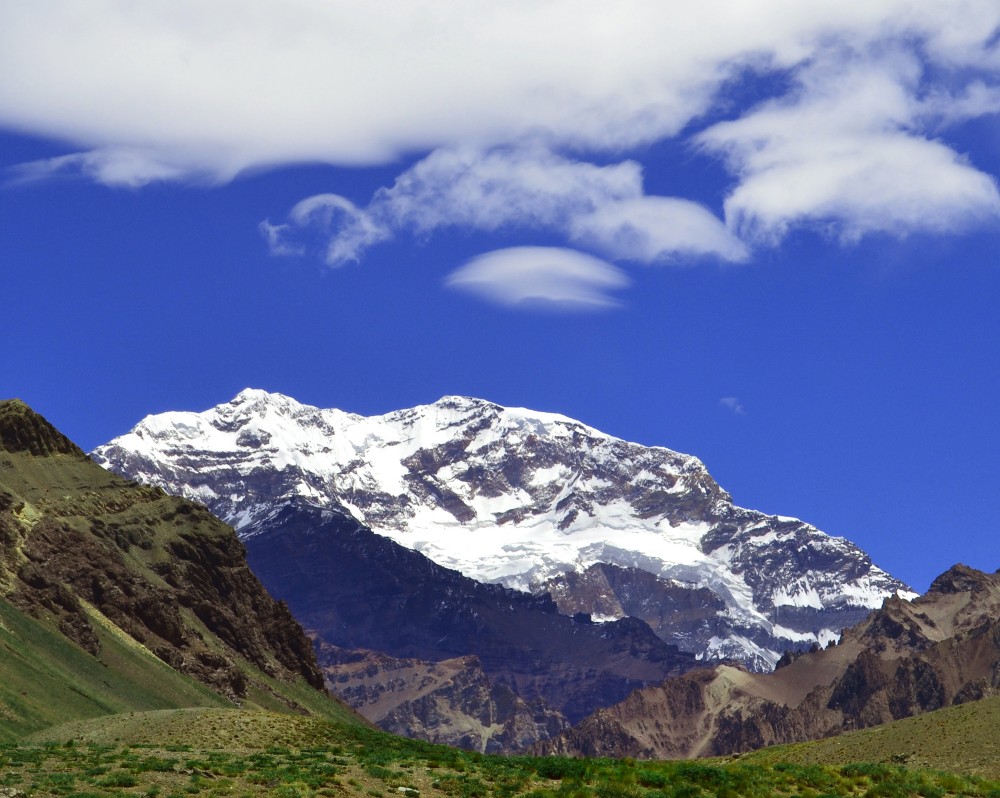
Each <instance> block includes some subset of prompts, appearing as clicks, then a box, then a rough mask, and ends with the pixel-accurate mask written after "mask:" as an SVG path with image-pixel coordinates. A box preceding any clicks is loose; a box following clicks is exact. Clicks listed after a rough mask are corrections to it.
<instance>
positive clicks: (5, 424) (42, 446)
mask: <svg viewBox="0 0 1000 798" xmlns="http://www.w3.org/2000/svg"><path fill="white" fill-rule="evenodd" d="M0 449H2V450H3V451H6V452H26V453H27V454H31V455H34V456H36V457H44V456H47V455H53V454H74V455H78V456H80V457H83V456H84V454H83V451H82V450H81V449H80V448H79V447H78V446H77V445H76V444H75V443H73V442H72V441H71V440H70V439H69V438H67V437H66V436H65V435H63V434H62V433H61V432H59V430H57V429H56V428H55V427H53V426H52V425H51V424H50V423H49V422H48V421H46V420H45V419H44V418H43V417H42V416H40V415H39V414H38V413H36V412H35V411H34V410H32V409H31V408H30V407H28V405H26V404H25V403H24V402H22V401H21V400H20V399H7V400H5V401H0Z"/></svg>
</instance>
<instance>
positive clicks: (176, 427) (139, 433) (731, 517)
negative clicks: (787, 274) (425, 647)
mask: <svg viewBox="0 0 1000 798" xmlns="http://www.w3.org/2000/svg"><path fill="white" fill-rule="evenodd" d="M93 457H94V459H95V460H96V461H97V462H99V463H101V464H103V465H105V466H106V467H108V468H110V469H112V470H114V471H117V472H118V473H121V474H124V475H127V476H129V477H131V478H133V479H137V480H140V481H142V482H147V483H150V484H154V485H159V486H161V487H163V488H164V489H165V490H167V491H168V492H170V493H175V494H180V495H183V496H186V497H188V498H192V499H196V500H198V501H201V502H203V503H204V504H206V505H207V506H208V507H209V509H211V510H212V511H213V512H214V513H215V514H216V515H218V516H220V517H221V518H223V519H224V520H226V521H228V522H229V523H231V524H232V525H233V526H235V527H236V529H237V530H238V531H243V530H249V529H250V528H251V525H253V524H254V522H257V521H260V520H261V519H262V518H265V517H266V516H267V514H268V513H270V512H272V511H273V509H274V508H275V507H276V506H278V505H280V504H281V503H282V502H283V501H286V500H287V499H289V498H292V497H294V498H297V499H305V500H307V501H309V502H310V503H313V504H316V505H318V506H337V507H343V508H346V509H347V510H349V511H350V512H351V513H352V514H353V515H354V516H355V517H357V518H358V519H359V520H360V521H362V522H363V523H364V524H366V525H368V526H369V527H370V528H371V529H372V530H374V531H375V532H377V533H379V534H381V535H385V536H387V537H390V538H392V539H393V540H395V541H397V542H398V543H400V544H402V545H403V546H406V547H408V548H411V549H414V550H416V551H419V552H421V553H423V554H424V555H426V556H427V557H429V558H430V559H432V560H434V561H435V562H437V563H439V564H441V565H444V566H446V567H449V568H454V569H456V570H458V571H460V572H462V573H463V574H465V575H467V576H470V577H472V578H474V579H477V580H479V581H483V582H496V583H501V584H503V585H505V586H507V587H513V588H518V589H521V590H527V591H533V592H543V591H551V592H552V593H553V595H554V596H556V598H557V601H558V603H559V605H560V608H561V609H563V610H564V611H566V612H579V611H584V612H591V613H592V614H594V616H595V618H600V617H622V616H623V615H626V614H633V612H632V611H630V606H633V605H636V602H637V601H638V602H639V603H640V604H641V603H642V597H641V596H639V597H638V598H637V596H636V593H637V591H639V590H646V592H647V593H648V592H649V588H648V582H649V576H648V575H649V574H652V575H653V576H655V577H656V579H655V580H653V581H654V584H655V585H657V586H658V588H659V590H660V592H661V594H662V593H663V591H664V590H666V591H667V592H669V593H670V594H671V595H673V596H675V597H676V596H677V595H678V591H679V594H680V595H681V596H682V598H681V599H680V605H679V606H681V608H682V609H683V608H684V607H688V611H687V612H684V611H681V612H679V614H674V615H672V616H671V618H673V619H674V621H675V622H666V621H665V622H664V623H662V624H661V625H660V626H659V627H657V626H656V625H654V624H651V625H653V626H654V629H656V631H657V633H658V634H659V635H660V636H661V637H663V638H664V639H665V640H668V641H669V642H674V643H677V644H678V645H680V647H681V648H682V649H684V650H687V651H692V652H694V653H696V654H698V655H699V656H701V657H704V658H707V659H715V658H721V657H731V658H736V659H739V660H742V661H743V662H745V663H746V664H748V665H749V666H751V667H753V668H755V669H768V668H770V667H771V666H773V665H774V663H775V662H776V661H777V659H778V657H779V656H780V653H781V652H782V651H783V650H785V649H788V648H791V647H803V646H808V645H810V644H812V643H819V644H821V645H823V644H825V643H827V642H829V641H830V640H833V639H835V638H837V636H838V635H839V631H840V629H842V628H844V627H845V626H848V625H850V624H852V623H854V622H856V621H857V620H859V619H860V618H861V617H863V616H864V615H865V614H867V612H869V611H870V610H871V609H873V608H875V607H878V606H880V605H881V603H882V601H883V599H885V598H886V597H887V596H890V595H892V594H894V593H899V594H900V595H901V596H903V597H906V598H909V597H912V596H913V595H914V594H913V593H912V592H911V591H909V589H908V588H907V587H906V586H905V585H903V584H902V583H901V582H899V581H898V580H896V579H894V578H892V577H891V576H889V575H888V574H887V573H886V572H884V571H883V570H881V569H880V568H878V567H877V566H875V565H873V564H872V562H871V560H870V559H869V557H868V556H867V555H866V554H865V553H864V552H862V551H861V550H860V549H858V548H857V547H856V546H854V545H853V544H851V543H850V542H848V541H846V540H844V539H843V538H835V537H831V536H829V535H826V534H824V533H823V532H820V531H819V530H817V529H815V528H814V527H812V526H810V525H808V524H805V523H803V522H801V521H798V520H796V519H793V518H786V517H777V516H768V515H765V514H763V513H759V512H755V511H753V510H745V509H742V508H739V507H736V506H734V505H733V503H732V501H731V499H730V497H729V495H728V494H727V493H726V492H725V491H724V490H722V489H721V488H720V487H719V486H718V485H717V484H716V483H715V481H714V480H713V479H712V478H711V476H710V475H709V474H708V472H707V470H706V469H705V466H704V465H703V464H702V463H701V462H700V461H699V460H698V459H697V458H695V457H691V456H689V455H684V454H679V453H677V452H673V451H671V450H669V449H665V448H660V447H646V446H641V445H639V444H635V443H629V442H626V441H623V440H620V439H617V438H614V437H611V436H609V435H606V434H604V433H601V432H599V431H598V430H595V429H593V428H591V427H588V426H586V425H584V424H581V423H580V422H578V421H574V420H573V419H570V418H567V417H565V416H561V415H556V414H553V413H542V412H536V411H532V410H525V409H520V408H504V407H500V406H499V405H496V404H492V403H490V402H486V401H482V400H478V399H470V398H465V397H455V396H449V397H444V398H443V399H441V400H439V401H437V402H435V403H433V404H430V405H424V406H420V407H415V408H412V409H408V410H400V411H397V412H393V413H388V414H386V415H383V416H372V417H363V416H359V415H353V414H350V413H345V412H342V411H340V410H335V409H329V410H323V409H319V408H316V407H311V406H308V405H303V404H300V403H298V402H296V401H295V400H294V399H291V398H289V397H287V396H282V395H280V394H271V393H267V392H264V391H259V390H245V391H243V392H241V393H240V394H239V395H237V396H236V397H235V398H234V399H233V400H232V401H231V402H228V403H226V404H222V405H219V406H217V407H214V408H212V409H210V410H207V411H205V412H203V413H189V412H170V413H162V414H159V415H155V416H149V417H147V418H145V419H144V420H143V421H142V422H141V423H139V424H138V425H137V426H136V427H135V428H134V429H133V430H132V431H131V432H129V433H128V434H126V435H123V436H121V437H119V438H116V439H114V440H113V441H111V442H110V443H108V444H106V445H104V446H101V447H98V449H96V450H95V451H94V452H93ZM599 564H610V565H612V566H618V569H616V570H615V571H614V579H613V580H612V581H613V582H614V584H612V583H611V582H609V581H608V580H607V579H605V580H604V581H601V580H600V579H596V580H595V579H593V578H587V579H581V578H573V577H574V575H576V576H579V575H583V574H591V575H593V574H594V573H595V571H594V566H598V565H599ZM608 573H610V572H608ZM622 574H626V575H627V574H633V575H634V576H635V578H634V579H629V578H627V577H626V576H622ZM595 585H596V587H595ZM640 585H647V587H640ZM706 590H707V591H711V594H713V595H709V594H707V593H706V592H705V591H706ZM685 591H687V593H685ZM688 594H689V595H690V597H691V598H690V600H688V599H685V598H683V596H685V595H688ZM706 596H707V598H706ZM647 603H648V602H647ZM689 605H690V606H689ZM668 620H669V619H668Z"/></svg>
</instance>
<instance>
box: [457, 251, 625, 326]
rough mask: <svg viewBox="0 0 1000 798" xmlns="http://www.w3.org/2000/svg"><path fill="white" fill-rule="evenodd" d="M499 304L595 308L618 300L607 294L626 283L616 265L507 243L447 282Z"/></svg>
mask: <svg viewBox="0 0 1000 798" xmlns="http://www.w3.org/2000/svg"><path fill="white" fill-rule="evenodd" d="M445 284H446V285H447V286H449V287H450V288H457V289H459V290H462V291H467V292H469V293H472V294H476V295H478V296H479V297H481V298H483V299H486V300H488V301H490V302H494V303H497V304H500V305H509V306H521V307H540V308H544V309H549V308H564V309H567V310H599V309H603V308H609V307H615V306H617V305H618V304H619V302H618V300H616V299H615V298H614V297H613V296H612V295H611V294H610V292H611V291H613V290H616V289H621V288H624V287H625V286H627V285H628V284H629V279H628V277H626V276H625V274H624V272H622V271H621V270H620V269H617V268H615V267H614V266H612V265H611V264H610V263H606V262H605V261H602V260H600V259H598V258H594V257H591V256H589V255H584V254H583V253H580V252H576V251H574V250H570V249H562V248H559V247H511V248H508V249H501V250H497V251H495V252H488V253H486V254H485V255H480V256H479V257H477V258H473V259H472V260H470V261H468V262H467V263H466V264H464V265H463V266H461V267H460V268H459V269H457V270H455V271H454V272H452V273H451V275H449V277H448V279H447V281H446V283H445Z"/></svg>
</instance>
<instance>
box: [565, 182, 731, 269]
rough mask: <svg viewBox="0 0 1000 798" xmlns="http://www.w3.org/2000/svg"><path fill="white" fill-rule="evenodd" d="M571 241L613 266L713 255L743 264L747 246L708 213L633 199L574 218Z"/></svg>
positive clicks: (684, 204) (682, 204) (676, 202)
mask: <svg viewBox="0 0 1000 798" xmlns="http://www.w3.org/2000/svg"><path fill="white" fill-rule="evenodd" d="M570 233H571V238H572V239H573V240H574V241H576V242H578V243H581V244H586V245H588V246H592V247H594V248H596V249H598V250H600V251H602V252H604V253H605V254H606V255H608V256H609V257H613V258H615V259H616V260H617V259H621V260H634V261H638V262H641V263H655V262H659V261H667V260H670V259H672V258H676V257H678V256H687V257H690V256H698V255H713V256H716V257H719V258H722V259H723V260H729V261H742V260H746V258H747V256H748V254H749V253H748V250H747V248H746V246H745V245H744V244H743V242H742V241H740V240H739V239H738V238H736V237H735V236H734V235H733V234H732V233H730V232H729V231H728V230H727V229H726V228H725V226H724V225H723V224H722V223H721V222H720V221H719V219H717V218H716V217H715V216H714V215H713V214H712V213H711V212H710V211H709V210H707V209H706V208H704V207H702V206H701V205H698V204H697V203H694V202H690V201H688V200H681V199H676V198H674V197H650V196H643V197H634V198H630V199H626V200H620V201H616V202H609V203H606V204H604V205H601V206H599V207H597V208H595V209H594V210H593V211H592V212H590V213H588V214H586V215H582V216H579V217H576V218H575V219H573V221H572V223H571V225H570Z"/></svg>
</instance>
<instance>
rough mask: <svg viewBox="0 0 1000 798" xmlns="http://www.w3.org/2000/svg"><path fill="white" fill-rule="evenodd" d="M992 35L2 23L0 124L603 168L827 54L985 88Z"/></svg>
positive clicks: (216, 170) (369, 19)
mask: <svg viewBox="0 0 1000 798" xmlns="http://www.w3.org/2000/svg"><path fill="white" fill-rule="evenodd" d="M998 24H1000V4H997V3H996V0H949V1H948V2H942V0H868V1H867V2H864V3H861V2H858V1H857V0H829V1H828V2H823V3H803V2H801V1H800V0H755V2H753V3H747V2H744V1H743V0H701V2H698V3H694V4H690V3H689V4H685V5H683V6H681V5H678V4H676V3H663V2H659V0H623V2H621V3H619V4H617V5H616V6H615V9H614V13H613V14H610V13H609V10H608V5H607V3H606V2H604V0H538V2H530V3H529V2H511V3H496V2H493V0H451V1H450V2H449V1H448V0H433V1H432V0H423V2H421V1H420V0H416V1H415V2H408V3H397V2H391V0H369V2H365V3H357V2H348V0H214V2H211V3H205V2H202V0H146V1H145V2H143V3H135V2H133V1H132V0H94V2H88V3H85V4H81V3H79V2H74V0H35V2H7V3H3V4H0V74H3V75H4V80H3V81H0V124H4V125H7V126H10V127H12V128H16V129H19V130H23V131H29V132H34V133H39V134H43V135H50V136H53V137H58V138H61V139H64V140H68V141H73V142H77V143H78V144H79V145H80V146H81V147H83V148H87V149H105V150H107V149H119V148H127V149H130V150H131V151H132V152H134V153H138V152H142V153H145V154H146V157H147V158H149V159H152V160H154V161H156V162H157V163H161V164H164V165H169V166H170V168H172V169H175V170H177V171H179V172H183V173H188V174H191V173H193V174H196V175H197V176H199V177H200V176H201V175H204V174H211V175H214V176H215V177H216V179H219V180H225V179H229V178H231V177H232V176H233V175H235V174H237V173H238V172H239V171H240V170H242V169H246V168H251V167H267V166H273V165H275V164H281V163H289V162H313V161H324V162H330V163H336V164H342V165H350V164H359V163H385V162H390V161H392V160H394V159H396V158H398V157H400V156H401V155H405V154H410V153H413V152H427V151H430V150H433V149H436V148H438V147H455V146H460V145H464V144H472V145H474V146H477V147H487V148H488V147H491V146H495V145H498V144H504V143H509V142H511V141H514V140H517V139H521V138H523V137H524V136H526V135H533V136H537V137H541V138H542V139H544V140H545V141H547V142H548V143H549V144H550V145H551V146H554V147H562V146H576V147H583V148H587V149H609V148H610V149H617V148H622V147H629V146H632V145H635V144H639V143H645V142H651V141H656V140H659V139H662V138H664V137H667V136H673V135H676V134H677V133H678V132H679V131H681V130H682V129H683V128H684V127H685V126H686V125H688V124H689V123H691V122H692V120H697V119H698V117H699V116H700V115H702V114H704V113H705V112H706V111H709V110H710V109H711V108H712V103H713V100H714V98H715V93H716V92H717V91H718V89H719V88H720V87H721V86H722V85H723V84H724V83H725V82H726V81H727V80H729V79H730V78H731V77H732V76H733V75H735V74H738V73H739V72H740V70H742V69H744V68H746V67H751V68H753V69H755V70H758V71H761V72H768V71H770V70H785V69H793V68H796V67H797V66H800V65H802V64H805V63H809V62H810V61H811V60H813V59H814V58H815V57H816V55H817V53H819V52H820V51H821V50H822V49H823V48H824V47H826V46H827V45H828V43H829V42H830V41H839V42H844V43H846V45H847V46H849V47H850V48H852V49H853V50H855V51H857V52H865V51H868V50H871V49H873V48H875V49H877V48H879V47H882V46H883V45H884V43H885V42H886V41H889V42H899V43H901V46H905V47H909V48H911V49H912V50H914V51H917V50H919V51H920V52H921V53H923V54H924V56H925V57H927V58H930V59H931V60H933V62H934V64H935V65H936V66H937V67H938V68H944V69H949V68H951V67H954V66H963V67H967V68H969V69H971V70H979V71H983V70H986V71H990V70H992V71H993V74H994V76H995V70H996V69H997V68H1000V48H998V47H997V46H996V42H995V41H994V40H993V39H992V38H991V35H992V33H993V32H994V31H995V30H996V28H997V26H998ZM103 176H104V175H102V174H101V173H99V174H98V177H99V178H100V177H103ZM106 176H107V177H109V178H111V179H112V180H124V181H125V182H140V181H142V180H145V179H148V177H149V172H148V170H147V169H145V168H142V167H140V168H137V170H136V171H135V172H134V173H133V174H131V175H129V176H127V177H125V176H123V175H121V174H110V175H106Z"/></svg>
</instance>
